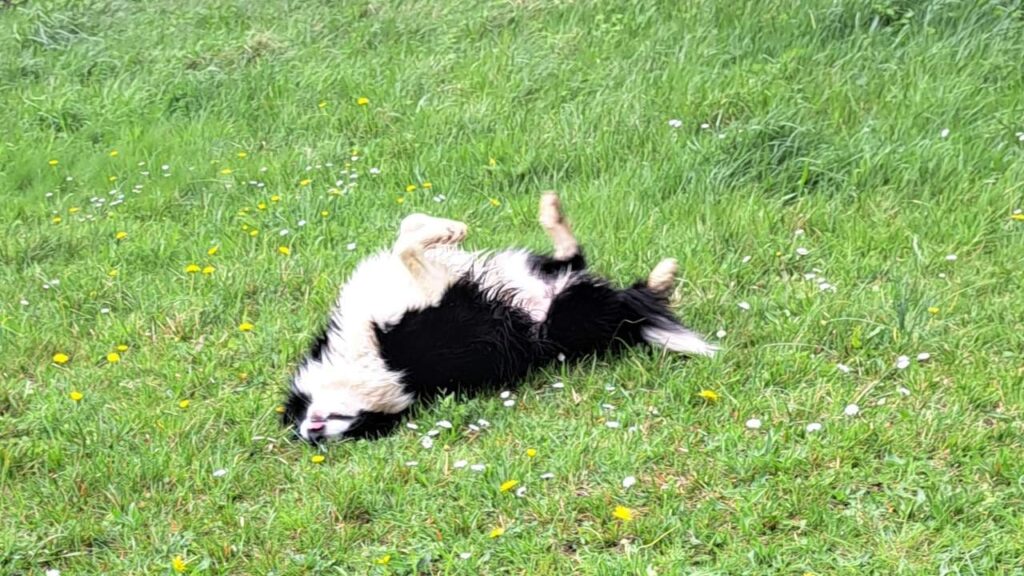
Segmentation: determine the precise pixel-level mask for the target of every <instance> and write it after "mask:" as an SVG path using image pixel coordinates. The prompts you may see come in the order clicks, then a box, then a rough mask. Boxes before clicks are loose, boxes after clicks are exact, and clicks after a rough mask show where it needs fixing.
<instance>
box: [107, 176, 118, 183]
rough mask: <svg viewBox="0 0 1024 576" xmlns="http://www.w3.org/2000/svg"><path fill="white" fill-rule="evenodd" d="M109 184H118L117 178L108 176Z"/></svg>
mask: <svg viewBox="0 0 1024 576" xmlns="http://www.w3.org/2000/svg"><path fill="white" fill-rule="evenodd" d="M107 182H117V176H107Z"/></svg>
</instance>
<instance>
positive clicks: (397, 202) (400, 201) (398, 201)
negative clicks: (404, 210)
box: [395, 196, 405, 204]
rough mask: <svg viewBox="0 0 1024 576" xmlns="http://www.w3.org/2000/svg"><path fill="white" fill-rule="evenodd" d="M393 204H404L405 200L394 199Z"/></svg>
mask: <svg viewBox="0 0 1024 576" xmlns="http://www.w3.org/2000/svg"><path fill="white" fill-rule="evenodd" d="M395 204H405V198H403V197H402V196H399V197H398V198H395Z"/></svg>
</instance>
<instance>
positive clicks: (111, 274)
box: [107, 268, 118, 278]
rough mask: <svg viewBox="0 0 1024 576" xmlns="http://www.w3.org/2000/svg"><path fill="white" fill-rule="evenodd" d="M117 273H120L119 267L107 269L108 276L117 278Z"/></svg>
mask: <svg viewBox="0 0 1024 576" xmlns="http://www.w3.org/2000/svg"><path fill="white" fill-rule="evenodd" d="M117 275H118V271H117V268H113V269H111V270H108V271H107V276H110V277H111V278H117Z"/></svg>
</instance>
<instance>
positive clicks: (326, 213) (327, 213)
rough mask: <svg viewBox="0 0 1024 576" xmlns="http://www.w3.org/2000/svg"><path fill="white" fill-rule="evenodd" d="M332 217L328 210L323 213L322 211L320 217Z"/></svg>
mask: <svg viewBox="0 0 1024 576" xmlns="http://www.w3.org/2000/svg"><path fill="white" fill-rule="evenodd" d="M330 215H331V213H330V212H328V211H327V210H321V211H320V217H321V218H327V217H328V216H330Z"/></svg>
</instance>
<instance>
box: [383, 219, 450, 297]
mask: <svg viewBox="0 0 1024 576" xmlns="http://www.w3.org/2000/svg"><path fill="white" fill-rule="evenodd" d="M466 230H467V229H466V225H465V224H463V223H462V222H456V221H455V220H446V219H444V218H434V217H432V216H427V215H426V214H410V215H409V216H407V217H406V218H405V219H404V220H402V224H401V227H400V230H399V234H398V240H397V241H396V242H395V246H394V248H393V249H392V253H393V254H394V255H395V256H397V257H398V258H399V259H400V260H401V261H402V263H403V264H405V267H406V268H407V269H408V270H409V274H411V275H412V278H413V280H414V281H415V282H416V284H417V285H418V286H419V287H420V289H421V290H422V291H423V293H424V295H426V296H427V297H428V298H429V299H431V300H433V299H436V298H440V296H441V295H442V294H443V293H444V291H445V290H446V289H447V288H448V285H449V284H450V283H451V277H452V274H451V273H450V271H449V270H448V267H447V266H445V265H444V264H443V263H442V262H438V261H435V260H432V259H430V258H427V257H426V254H425V251H426V250H427V249H428V248H430V247H432V246H437V245H441V244H448V245H455V244H458V243H459V242H461V241H462V239H463V238H465V237H466Z"/></svg>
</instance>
